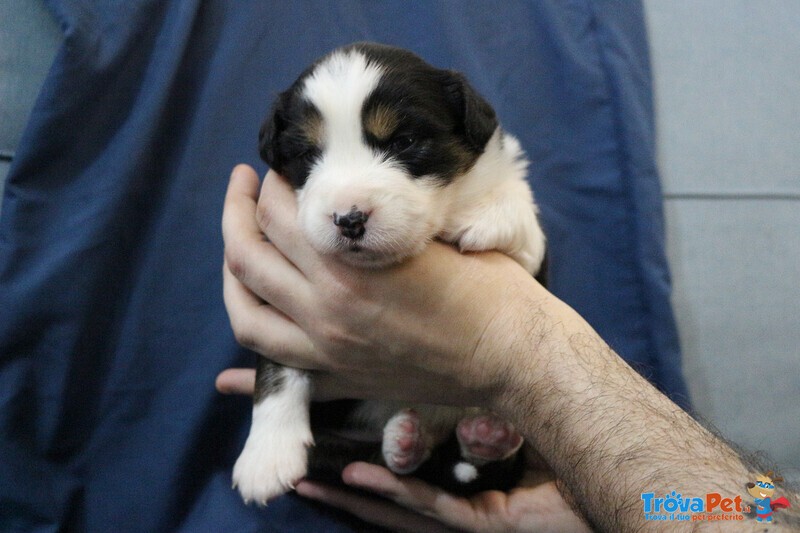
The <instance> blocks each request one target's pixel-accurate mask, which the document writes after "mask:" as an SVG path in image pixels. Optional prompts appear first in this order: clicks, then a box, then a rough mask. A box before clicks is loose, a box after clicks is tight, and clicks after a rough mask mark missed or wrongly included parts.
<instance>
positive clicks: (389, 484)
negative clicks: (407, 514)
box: [342, 462, 476, 529]
mask: <svg viewBox="0 0 800 533" xmlns="http://www.w3.org/2000/svg"><path fill="white" fill-rule="evenodd" d="M342 480H344V482H345V483H346V484H347V485H350V486H352V487H356V488H360V489H364V490H368V491H371V492H375V493H377V494H381V495H382V496H384V497H386V498H389V499H390V500H392V501H394V502H396V503H398V504H400V505H402V506H403V507H406V508H408V509H412V510H413V511H416V512H417V513H421V514H424V515H426V516H430V517H433V518H436V519H437V520H439V521H441V522H444V523H445V524H448V525H451V526H454V527H457V528H466V529H471V528H470V526H472V527H474V526H475V522H476V520H475V516H474V513H473V509H472V507H471V505H470V504H469V502H468V500H466V499H464V498H459V497H457V496H453V495H452V494H450V493H448V492H445V491H443V490H441V489H438V488H435V487H432V486H431V485H428V484H427V483H425V482H423V481H420V480H419V479H415V478H412V477H404V478H399V477H397V476H395V475H394V474H393V473H392V472H390V471H389V470H387V469H386V468H383V467H382V466H377V465H373V464H369V463H360V462H359V463H351V464H349V465H347V467H345V469H344V471H342Z"/></svg>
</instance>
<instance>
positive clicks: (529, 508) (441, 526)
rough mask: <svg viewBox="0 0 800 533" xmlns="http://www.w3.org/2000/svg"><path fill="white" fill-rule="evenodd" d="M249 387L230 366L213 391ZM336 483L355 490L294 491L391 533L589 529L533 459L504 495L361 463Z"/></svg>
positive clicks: (245, 376)
mask: <svg viewBox="0 0 800 533" xmlns="http://www.w3.org/2000/svg"><path fill="white" fill-rule="evenodd" d="M254 383H255V372H254V371H253V370H252V369H243V368H232V369H228V370H225V371H223V372H222V373H221V374H220V375H219V376H218V378H217V389H218V390H220V392H223V393H226V394H252V392H253V386H254ZM342 480H343V481H344V483H345V484H346V485H348V486H349V487H352V488H355V489H359V492H355V491H352V490H348V489H347V488H343V487H334V486H331V485H326V484H322V483H318V482H314V481H308V480H302V481H300V482H299V483H298V484H297V487H296V491H297V494H299V495H300V496H303V497H306V498H310V499H313V500H317V501H320V502H323V503H325V504H327V505H331V506H333V507H337V508H339V509H342V510H344V511H347V512H348V513H351V514H353V515H354V516H357V517H358V518H360V519H362V520H364V521H366V522H369V523H372V524H376V525H379V526H382V527H385V528H388V529H391V530H393V531H408V532H417V531H425V532H434V533H435V532H440V531H441V532H444V531H453V529H456V530H463V531H476V532H477V531H480V532H495V531H496V532H513V531H550V532H558V531H563V532H570V533H572V532H580V531H590V529H589V527H588V526H587V525H586V523H584V522H583V521H582V520H581V519H580V518H579V517H578V516H577V515H576V514H575V512H574V511H573V510H572V509H571V508H570V507H569V505H568V504H567V503H566V501H565V500H564V498H563V497H562V495H561V493H560V492H559V490H558V488H557V486H556V482H555V481H554V480H553V476H552V474H551V473H550V472H548V471H547V470H545V469H544V468H541V467H538V466H537V465H536V461H533V460H529V461H528V468H527V470H526V473H525V476H524V477H523V479H522V481H521V483H520V485H519V486H518V487H517V488H515V489H513V490H511V491H510V492H508V493H504V492H500V491H487V492H481V493H479V494H476V495H474V496H472V497H471V498H462V497H458V496H454V495H452V494H450V493H448V492H445V491H443V490H442V489H439V488H437V487H434V486H431V485H428V484H427V483H424V482H423V481H420V480H418V479H415V478H413V477H407V476H403V477H401V476H396V475H395V474H393V473H392V472H390V471H389V470H387V469H386V468H383V467H381V466H378V465H373V464H368V463H361V462H358V463H352V464H350V465H348V466H347V467H346V468H345V469H344V471H343V472H342ZM364 491H366V492H369V493H373V494H375V495H376V497H371V496H369V495H367V494H365V493H364Z"/></svg>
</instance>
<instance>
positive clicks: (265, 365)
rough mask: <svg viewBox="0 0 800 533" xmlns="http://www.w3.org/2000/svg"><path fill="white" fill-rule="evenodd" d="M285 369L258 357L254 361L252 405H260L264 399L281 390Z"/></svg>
mask: <svg viewBox="0 0 800 533" xmlns="http://www.w3.org/2000/svg"><path fill="white" fill-rule="evenodd" d="M284 372H286V369H285V368H284V367H283V366H281V365H279V364H278V363H273V362H272V361H270V360H269V359H267V358H266V357H261V356H258V358H257V360H256V386H255V391H254V392H253V404H256V405H257V404H259V403H261V401H262V400H264V398H266V397H267V396H269V395H270V394H273V393H275V392H278V391H279V390H281V389H282V388H283V384H284V381H285V376H284Z"/></svg>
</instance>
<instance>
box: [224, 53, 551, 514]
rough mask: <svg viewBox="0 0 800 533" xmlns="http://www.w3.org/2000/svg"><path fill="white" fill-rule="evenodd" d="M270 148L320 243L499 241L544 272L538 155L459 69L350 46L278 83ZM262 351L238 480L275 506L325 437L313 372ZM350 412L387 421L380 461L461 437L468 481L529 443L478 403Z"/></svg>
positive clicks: (331, 251) (462, 244)
mask: <svg viewBox="0 0 800 533" xmlns="http://www.w3.org/2000/svg"><path fill="white" fill-rule="evenodd" d="M260 146H261V155H262V157H263V158H264V159H265V160H266V162H267V163H268V164H269V165H270V167H272V168H273V169H274V170H275V171H277V172H278V173H280V174H282V175H283V176H285V177H286V178H287V179H288V180H289V181H290V182H291V184H292V185H293V186H294V188H295V189H296V191H297V198H298V218H299V224H300V226H301V228H302V230H303V231H304V233H305V236H306V237H307V239H308V240H309V241H310V243H311V245H312V246H313V247H314V248H315V249H316V250H318V251H319V252H320V253H322V254H326V255H330V256H334V257H335V258H336V260H340V261H344V262H347V263H349V264H352V265H354V266H355V267H361V268H378V267H382V266H386V265H390V264H393V263H397V262H400V261H402V260H404V259H406V258H408V257H411V256H413V255H415V254H418V253H420V252H421V251H422V250H423V249H424V248H425V246H426V245H427V244H428V243H429V242H430V241H431V240H432V239H441V240H443V241H446V242H450V243H454V244H456V245H457V246H458V247H459V248H460V249H461V250H462V251H481V250H498V251H500V252H503V253H505V254H507V255H509V256H510V257H512V258H513V259H515V260H516V261H517V262H519V263H520V264H521V265H522V266H523V267H525V268H526V269H527V270H528V271H529V272H531V273H533V274H535V273H536V272H537V271H538V270H539V267H540V265H541V263H542V260H543V257H544V252H545V237H544V234H543V232H542V230H541V227H540V225H539V222H538V220H537V208H536V206H535V204H534V200H533V196H532V194H531V191H530V188H529V187H528V184H527V182H526V180H525V176H526V168H527V164H528V163H527V160H526V159H525V156H524V154H523V151H522V149H521V147H520V145H519V142H518V141H517V140H516V139H515V138H514V137H512V136H511V135H509V134H507V133H505V132H503V131H502V130H501V128H500V127H499V126H498V123H497V119H496V117H495V113H494V110H493V109H492V108H491V106H490V105H489V104H488V103H487V102H486V101H485V100H484V99H483V98H481V97H480V95H478V94H477V93H476V92H475V90H474V89H473V88H472V87H471V86H470V85H469V84H468V83H467V82H466V81H465V79H464V77H463V76H462V75H460V74H458V73H456V72H453V71H449V70H440V69H437V68H434V67H432V66H430V65H428V64H427V63H425V62H424V61H423V60H422V59H420V58H419V57H417V56H416V55H414V54H412V53H410V52H408V51H405V50H402V49H398V48H393V47H389V46H384V45H378V44H371V43H357V44H354V45H350V46H347V47H344V48H340V49H338V50H335V51H334V52H332V53H330V54H329V55H327V56H325V57H323V58H322V59H320V60H319V61H317V62H316V63H315V64H313V65H312V66H311V67H310V68H309V69H307V70H306V71H305V72H304V73H303V74H302V75H301V76H300V78H299V79H298V80H297V81H296V82H295V83H294V84H293V85H292V86H291V87H290V88H289V89H288V90H286V91H285V92H283V93H281V94H280V96H279V97H278V99H277V101H276V103H275V104H274V107H273V110H272V114H271V116H270V117H269V118H268V119H267V121H266V123H265V124H264V126H263V128H262V131H261V136H260ZM261 359H262V361H260V362H259V364H258V370H257V380H256V394H255V398H254V409H253V422H252V427H251V430H250V435H249V437H248V439H247V443H246V445H245V448H244V451H243V452H242V454H241V456H240V457H239V459H238V461H237V462H236V465H235V467H234V471H233V482H234V486H236V487H238V489H239V491H240V492H241V494H242V496H243V498H244V499H245V501H255V502H258V503H265V502H266V501H267V500H269V499H271V498H273V497H275V496H278V495H280V494H282V493H284V492H286V491H287V490H290V489H291V488H292V487H293V484H294V483H295V482H296V481H297V480H299V479H300V478H302V477H303V476H305V475H306V473H307V470H308V461H309V459H308V448H309V447H310V446H312V444H313V442H314V438H313V437H312V431H311V424H310V420H309V409H310V392H311V378H310V376H309V374H308V373H306V372H303V371H300V370H296V369H292V368H286V367H281V366H278V365H276V364H274V363H271V362H269V361H267V360H266V359H263V358H261ZM340 418H342V417H340ZM342 419H343V420H344V425H345V426H347V425H351V426H353V427H358V428H360V429H364V428H367V429H369V428H372V429H378V430H382V432H383V433H382V437H383V438H382V444H380V443H379V444H380V448H379V452H380V453H379V454H378V455H379V456H382V458H381V457H378V458H376V459H377V460H381V461H382V462H383V463H385V464H386V465H387V466H388V467H389V468H390V469H391V470H393V471H394V472H397V473H403V474H404V473H411V472H414V471H416V470H417V469H418V468H419V467H420V466H421V465H423V463H425V462H426V460H428V459H429V458H430V456H431V455H432V453H434V452H435V450H436V449H437V447H440V445H442V444H443V443H445V442H446V441H448V439H452V438H453V435H455V437H456V440H457V441H458V451H459V454H460V455H461V457H460V459H463V460H459V461H457V462H456V463H455V466H454V471H453V475H454V476H455V478H456V481H457V482H463V483H469V482H471V481H472V480H473V479H474V478H475V477H476V476H477V475H478V470H477V469H476V467H480V466H481V465H483V464H486V463H491V462H493V461H498V460H504V459H506V458H507V457H508V456H510V455H513V454H514V453H516V452H517V450H518V449H519V447H520V445H521V443H522V439H521V437H520V436H519V434H517V433H516V432H515V431H514V430H513V428H512V427H511V426H510V425H509V424H507V423H505V422H504V421H502V420H499V419H497V418H496V417H494V416H492V415H491V414H490V413H486V412H481V411H479V410H464V409H457V408H450V407H436V406H421V405H417V406H403V405H397V404H391V403H381V402H374V401H369V402H359V403H358V404H357V405H356V406H355V408H354V409H352V410H350V411H348V414H346V415H344V416H343V418H342ZM316 429H317V428H315V432H316ZM379 435H380V433H379ZM319 447H320V442H319V437H317V448H319ZM315 453H316V452H315ZM345 462H346V461H345Z"/></svg>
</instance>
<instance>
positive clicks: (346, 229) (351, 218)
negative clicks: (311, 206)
mask: <svg viewBox="0 0 800 533" xmlns="http://www.w3.org/2000/svg"><path fill="white" fill-rule="evenodd" d="M368 218H369V215H368V214H366V213H364V212H363V211H359V210H358V209H356V208H355V206H354V207H353V208H352V209H350V212H349V213H347V214H346V215H340V214H338V213H334V214H333V223H334V224H336V225H337V226H339V231H340V232H341V233H342V235H344V236H345V237H348V238H350V239H360V238H361V237H363V236H364V233H366V231H367V228H365V227H364V224H365V223H366V222H367V219H368Z"/></svg>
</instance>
